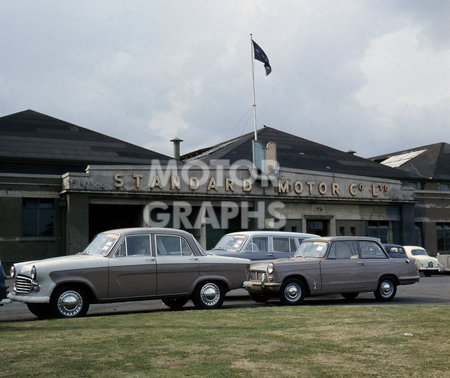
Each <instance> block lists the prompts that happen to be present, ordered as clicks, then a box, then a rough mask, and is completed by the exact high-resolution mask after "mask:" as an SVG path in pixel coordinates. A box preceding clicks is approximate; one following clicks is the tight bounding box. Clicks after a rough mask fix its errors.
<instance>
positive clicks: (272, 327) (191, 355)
mask: <svg viewBox="0 0 450 378" xmlns="http://www.w3.org/2000/svg"><path fill="white" fill-rule="evenodd" d="M30 375H38V376H58V377H66V376H72V377H81V376H96V377H102V376H104V377H120V376H122V377H129V376H135V377H140V376H141V377H143V376H150V375H151V376H188V375H191V376H205V375H207V376H214V377H216V376H219V377H220V376H223V377H228V376H255V377H256V376H266V377H275V376H276V377H280V376H289V377H291V376H320V377H323V376H325V377H326V376H366V375H369V376H384V377H387V376H389V377H392V376H409V375H412V376H437V377H443V376H446V377H450V309H449V307H448V306H336V305H332V306H296V307H283V306H261V307H259V306H258V307H254V308H237V309H233V308H232V309H221V310H213V311H198V310H185V311H169V310H168V311H154V312H148V313H136V314H125V315H109V316H93V317H86V318H80V319H56V320H41V321H38V320H36V321H22V322H5V323H0V376H16V377H19V376H30Z"/></svg>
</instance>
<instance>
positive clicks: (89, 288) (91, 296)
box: [50, 280, 98, 303]
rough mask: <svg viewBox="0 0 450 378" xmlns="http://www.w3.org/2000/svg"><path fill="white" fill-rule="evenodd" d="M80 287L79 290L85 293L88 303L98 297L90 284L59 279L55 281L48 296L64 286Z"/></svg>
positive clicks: (95, 300) (94, 301)
mask: <svg viewBox="0 0 450 378" xmlns="http://www.w3.org/2000/svg"><path fill="white" fill-rule="evenodd" d="M73 287H76V288H80V289H81V290H83V291H84V292H85V293H86V295H87V296H88V298H89V302H90V303H97V302H98V299H97V296H96V294H95V292H94V290H93V288H92V286H91V285H90V284H88V283H86V282H84V281H73V280H68V281H66V280H65V281H61V282H57V283H56V285H55V287H54V288H53V290H52V294H51V296H50V297H52V296H53V295H54V294H55V292H57V291H58V290H61V289H64V288H73Z"/></svg>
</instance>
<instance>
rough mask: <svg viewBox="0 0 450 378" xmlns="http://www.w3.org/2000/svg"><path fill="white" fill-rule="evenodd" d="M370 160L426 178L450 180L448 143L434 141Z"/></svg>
mask: <svg viewBox="0 0 450 378" xmlns="http://www.w3.org/2000/svg"><path fill="white" fill-rule="evenodd" d="M371 160H373V161H376V162H379V163H381V164H384V165H390V166H395V167H397V168H398V169H399V170H402V171H404V172H408V173H411V174H414V175H420V176H423V177H425V178H428V179H440V180H450V145H449V144H448V143H443V142H442V143H435V144H430V145H427V146H422V147H416V148H412V149H409V150H403V151H398V152H392V153H390V154H386V155H380V156H375V157H373V158H371Z"/></svg>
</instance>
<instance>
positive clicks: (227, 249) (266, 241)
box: [207, 231, 319, 261]
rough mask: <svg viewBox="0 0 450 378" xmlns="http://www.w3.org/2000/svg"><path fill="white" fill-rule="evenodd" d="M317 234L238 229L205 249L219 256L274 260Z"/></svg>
mask: <svg viewBox="0 0 450 378" xmlns="http://www.w3.org/2000/svg"><path fill="white" fill-rule="evenodd" d="M317 237H319V235H314V234H305V233H301V232H287V231H240V232H232V233H230V234H226V235H224V236H222V238H221V239H220V240H219V241H218V243H217V244H216V246H215V247H214V248H213V249H212V250H210V251H207V252H208V253H211V254H214V255H219V256H230V257H241V258H244V259H249V260H253V261H255V260H274V259H282V258H289V257H291V256H292V255H293V254H294V253H295V251H296V250H297V249H298V247H299V245H300V244H301V243H302V241H303V240H305V239H307V238H317Z"/></svg>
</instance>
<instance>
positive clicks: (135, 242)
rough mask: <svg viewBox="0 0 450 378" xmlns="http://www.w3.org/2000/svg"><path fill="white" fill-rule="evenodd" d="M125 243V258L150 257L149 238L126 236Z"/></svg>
mask: <svg viewBox="0 0 450 378" xmlns="http://www.w3.org/2000/svg"><path fill="white" fill-rule="evenodd" d="M125 242H126V251H127V256H150V238H149V237H148V235H133V236H127V238H126V239H125ZM121 248H122V246H121Z"/></svg>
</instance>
